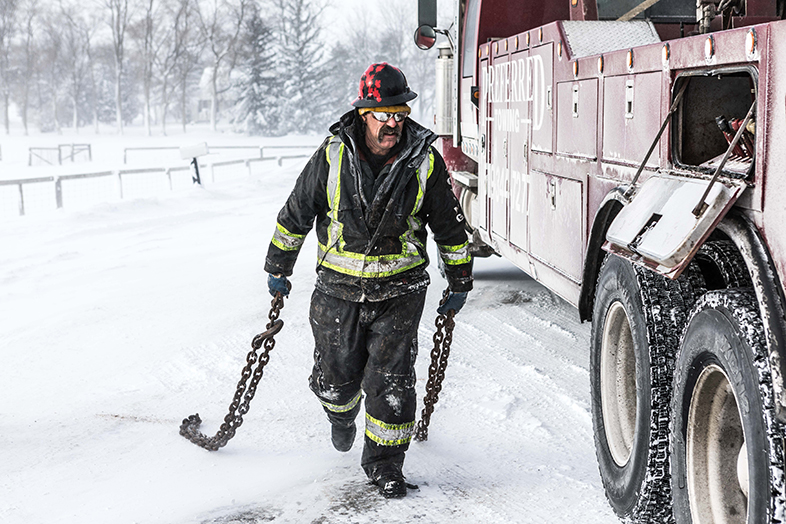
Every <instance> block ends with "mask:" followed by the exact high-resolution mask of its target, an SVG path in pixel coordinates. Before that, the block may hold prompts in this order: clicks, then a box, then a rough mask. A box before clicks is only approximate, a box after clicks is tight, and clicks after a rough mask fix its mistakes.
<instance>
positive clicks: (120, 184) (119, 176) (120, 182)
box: [116, 171, 123, 200]
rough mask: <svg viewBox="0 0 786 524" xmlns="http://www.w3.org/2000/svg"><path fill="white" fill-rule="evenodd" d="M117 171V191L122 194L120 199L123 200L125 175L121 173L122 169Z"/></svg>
mask: <svg viewBox="0 0 786 524" xmlns="http://www.w3.org/2000/svg"><path fill="white" fill-rule="evenodd" d="M116 173H117V192H118V194H119V195H120V200H123V175H122V174H120V171H116Z"/></svg>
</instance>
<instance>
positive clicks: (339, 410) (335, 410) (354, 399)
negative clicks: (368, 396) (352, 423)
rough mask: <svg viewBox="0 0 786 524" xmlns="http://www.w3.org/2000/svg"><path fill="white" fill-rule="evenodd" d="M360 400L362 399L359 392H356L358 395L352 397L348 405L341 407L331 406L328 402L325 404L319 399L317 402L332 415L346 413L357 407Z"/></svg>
mask: <svg viewBox="0 0 786 524" xmlns="http://www.w3.org/2000/svg"><path fill="white" fill-rule="evenodd" d="M361 398H362V397H361V394H360V391H358V394H357V395H355V396H354V397H352V400H350V401H349V402H348V403H346V404H343V405H338V404H331V403H330V402H325V401H324V400H322V399H319V402H320V403H321V404H322V405H323V406H325V407H326V408H327V409H329V410H330V411H332V412H333V413H346V412H347V411H349V410H351V409H352V408H354V407H355V406H357V405H358V402H360V399H361Z"/></svg>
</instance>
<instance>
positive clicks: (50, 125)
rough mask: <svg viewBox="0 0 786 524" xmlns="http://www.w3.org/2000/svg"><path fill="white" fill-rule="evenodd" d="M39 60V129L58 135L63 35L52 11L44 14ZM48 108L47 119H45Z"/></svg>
mask: <svg viewBox="0 0 786 524" xmlns="http://www.w3.org/2000/svg"><path fill="white" fill-rule="evenodd" d="M38 56H39V58H40V60H39V63H38V75H39V79H40V81H39V86H40V88H41V91H40V94H39V97H40V100H39V107H41V118H42V120H41V128H42V129H44V130H46V129H52V130H54V131H55V132H57V133H60V131H61V130H60V120H59V118H58V114H57V110H58V102H59V101H60V93H61V90H62V84H63V76H64V71H63V69H64V68H63V64H64V61H63V33H62V24H61V22H60V13H59V12H58V11H57V10H52V11H50V12H48V13H46V21H45V25H44V31H43V34H42V39H41V44H40V47H39V49H38ZM45 106H48V113H49V117H48V118H47V116H46V115H47V110H45V109H44V107H45Z"/></svg>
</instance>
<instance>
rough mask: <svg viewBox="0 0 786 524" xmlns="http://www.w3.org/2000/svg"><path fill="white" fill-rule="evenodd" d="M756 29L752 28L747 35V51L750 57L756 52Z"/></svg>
mask: <svg viewBox="0 0 786 524" xmlns="http://www.w3.org/2000/svg"><path fill="white" fill-rule="evenodd" d="M756 40H757V38H756V30H755V29H750V30H749V31H748V34H746V35H745V53H746V54H747V55H748V57H752V56H754V55H755V54H756V44H757V41H756Z"/></svg>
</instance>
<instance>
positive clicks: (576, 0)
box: [570, 0, 579, 7]
mask: <svg viewBox="0 0 786 524" xmlns="http://www.w3.org/2000/svg"><path fill="white" fill-rule="evenodd" d="M570 5H572V6H573V7H576V6H577V5H579V0H570Z"/></svg>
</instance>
